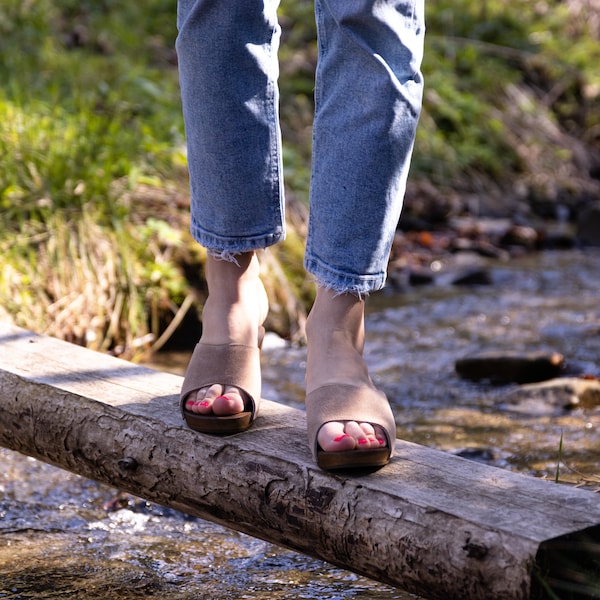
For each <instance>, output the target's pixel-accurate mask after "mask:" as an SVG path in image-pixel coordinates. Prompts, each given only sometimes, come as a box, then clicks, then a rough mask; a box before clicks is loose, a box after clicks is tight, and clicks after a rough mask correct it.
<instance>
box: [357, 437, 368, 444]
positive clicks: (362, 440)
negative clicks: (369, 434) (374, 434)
mask: <svg viewBox="0 0 600 600" xmlns="http://www.w3.org/2000/svg"><path fill="white" fill-rule="evenodd" d="M358 443H359V444H368V443H369V440H367V439H365V438H360V439H359V440H358Z"/></svg>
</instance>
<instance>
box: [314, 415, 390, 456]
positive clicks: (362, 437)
mask: <svg viewBox="0 0 600 600" xmlns="http://www.w3.org/2000/svg"><path fill="white" fill-rule="evenodd" d="M317 441H318V443H319V446H320V447H321V448H322V449H323V450H325V451H326V452H340V451H343V450H354V449H358V450H370V449H372V448H383V447H385V446H386V445H387V443H386V439H385V434H384V433H383V430H382V429H381V427H379V426H378V425H377V426H373V425H372V424H371V423H358V422H356V421H346V422H337V421H332V422H329V423H325V424H324V425H323V426H322V427H321V429H320V430H319V434H318V438H317Z"/></svg>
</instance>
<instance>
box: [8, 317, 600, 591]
mask: <svg viewBox="0 0 600 600" xmlns="http://www.w3.org/2000/svg"><path fill="white" fill-rule="evenodd" d="M180 385H181V378H180V377H178V376H175V375H170V374H166V373H160V372H157V371H154V370H151V369H148V368H144V367H140V366H136V365H134V364H131V363H127V362H125V361H122V360H119V359H116V358H113V357H110V356H106V355H103V354H99V353H95V352H92V351H90V350H86V349H83V348H81V347H78V346H74V345H72V344H69V343H66V342H62V341H59V340H55V339H52V338H48V337H44V336H39V335H35V334H32V333H30V332H28V331H25V330H22V329H18V328H16V327H13V326H10V325H6V324H0V445H3V446H6V447H7V448H10V449H13V450H16V451H19V452H22V453H24V454H27V455H30V456H34V457H36V458H38V459H41V460H43V461H46V462H49V463H51V464H53V465H56V466H59V467H62V468H64V469H67V470H70V471H73V472H75V473H78V474H80V475H83V476H85V477H88V478H91V479H95V480H98V481H101V482H103V483H106V484H109V485H112V486H114V487H116V488H118V489H120V490H124V491H127V492H130V493H132V494H135V495H138V496H140V497H142V498H145V499H148V500H151V501H153V502H157V503H159V504H162V505H165V506H169V507H173V508H175V509H179V510H181V511H184V512H186V513H189V514H191V515H195V516H198V517H201V518H204V519H207V520H211V521H214V522H217V523H220V524H222V525H225V526H227V527H230V528H233V529H236V530H239V531H241V532H244V533H246V534H250V535H252V536H255V537H258V538H261V539H264V540H267V541H270V542H273V543H275V544H279V545H282V546H285V547H288V548H292V549H294V550H297V551H299V552H303V553H305V554H308V555H310V556H313V557H316V558H319V559H323V560H325V561H328V562H330V563H333V564H335V565H338V566H341V567H344V568H346V569H349V570H352V571H355V572H357V573H360V574H363V575H366V576H368V577H371V578H373V579H376V580H379V581H381V582H385V583H389V584H391V585H394V586H397V587H400V588H402V589H405V590H407V591H410V592H414V593H417V594H419V595H421V596H424V597H426V598H429V599H431V600H435V599H443V600H452V599H457V600H470V599H473V600H482V599H486V600H489V599H490V598H493V599H494V600H503V599H506V600H508V599H510V600H515V599H521V598H522V599H526V598H544V597H560V598H567V597H568V598H571V597H573V598H586V597H589V598H592V597H597V596H594V595H593V593H592V591H593V592H594V594H595V593H597V592H598V590H599V589H600V587H599V586H600V583H599V581H600V577H599V574H598V564H599V560H598V558H599V556H598V547H599V544H600V497H599V496H598V495H596V494H594V493H592V492H589V491H584V490H581V489H575V488H571V487H567V486H561V485H556V484H553V483H550V482H547V481H542V480H538V479H535V478H532V477H528V476H524V475H519V474H516V473H512V472H508V471H504V470H501V469H497V468H493V467H489V466H486V465H483V464H479V463H475V462H471V461H468V460H465V459H462V458H459V457H456V456H452V455H449V454H447V453H444V452H439V451H436V450H433V449H429V448H426V447H423V446H418V445H416V444H412V443H408V442H403V441H399V440H398V441H397V442H396V444H397V455H396V457H395V458H394V460H393V461H392V462H391V463H390V464H389V465H388V466H387V467H386V468H384V469H382V470H381V471H378V472H376V473H371V474H362V475H360V476H359V475H349V474H343V473H337V474H335V473H328V472H325V471H322V470H320V469H318V468H317V467H316V466H315V465H314V464H313V462H312V460H311V456H310V452H309V449H308V446H307V442H306V439H305V419H304V413H303V412H302V411H299V410H296V409H292V408H289V407H286V406H283V405H281V404H278V403H275V402H269V401H264V402H263V404H261V415H260V417H259V419H258V420H257V422H256V423H255V425H254V426H253V427H252V428H251V429H250V430H249V431H247V432H245V433H243V434H241V435H237V436H228V437H214V436H208V435H202V434H198V433H195V432H193V431H191V430H189V429H187V428H186V427H185V426H184V425H183V422H182V420H181V417H180V415H179V411H178V400H177V398H178V391H179V388H180ZM577 552H581V553H582V554H581V556H580V558H581V560H580V559H579V558H577V556H578V555H577ZM594 552H595V553H596V554H594ZM565 553H566V554H565ZM590 553H591V554H590ZM565 555H567V556H568V558H569V564H568V565H567V563H566V559H564V556H565ZM573 562H575V565H574V564H573ZM579 563H581V564H579ZM584 577H587V580H586V581H585V582H583V583H582V581H583V580H582V578H584ZM569 578H570V579H569ZM571 580H572V583H573V589H574V586H575V583H577V586H578V588H577V589H578V590H579V591H578V592H577V593H578V594H582V593H583V592H581V590H582V589H583V590H584V592H585V590H587V592H585V593H588V592H589V594H588V595H587V596H586V595H585V594H584V595H572V596H571V595H565V594H564V591H563V587H564V586H565V585H570V582H571ZM561 586H562V587H561ZM586 586H587V587H586ZM551 589H555V590H561V591H560V594H559V595H558V596H551V595H549V594H551V593H552V592H550V591H548V590H551ZM590 590H591V591H590ZM569 593H571V592H569ZM573 593H574V594H575V592H573Z"/></svg>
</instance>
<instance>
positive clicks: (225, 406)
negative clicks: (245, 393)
mask: <svg viewBox="0 0 600 600" xmlns="http://www.w3.org/2000/svg"><path fill="white" fill-rule="evenodd" d="M243 410H244V399H243V398H242V395H241V393H240V390H239V389H238V388H235V387H231V386H228V387H226V388H225V389H224V390H223V391H222V392H221V393H220V394H219V395H218V396H217V397H216V398H215V400H214V402H213V404H212V411H213V413H214V414H215V415H217V416H225V415H235V414H237V413H240V412H242V411H243Z"/></svg>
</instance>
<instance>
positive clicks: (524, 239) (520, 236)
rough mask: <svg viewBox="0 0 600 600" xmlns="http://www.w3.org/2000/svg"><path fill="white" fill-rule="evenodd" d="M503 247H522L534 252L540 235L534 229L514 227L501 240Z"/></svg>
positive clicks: (523, 226)
mask: <svg viewBox="0 0 600 600" xmlns="http://www.w3.org/2000/svg"><path fill="white" fill-rule="evenodd" d="M500 243H501V244H502V245H503V246H522V247H524V248H527V249H528V250H533V249H534V248H535V247H536V246H537V243H538V233H537V231H536V230H535V229H534V228H533V227H528V226H526V225H512V226H511V227H510V228H509V229H508V231H506V233H505V234H504V235H503V236H502V237H501V238H500Z"/></svg>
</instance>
